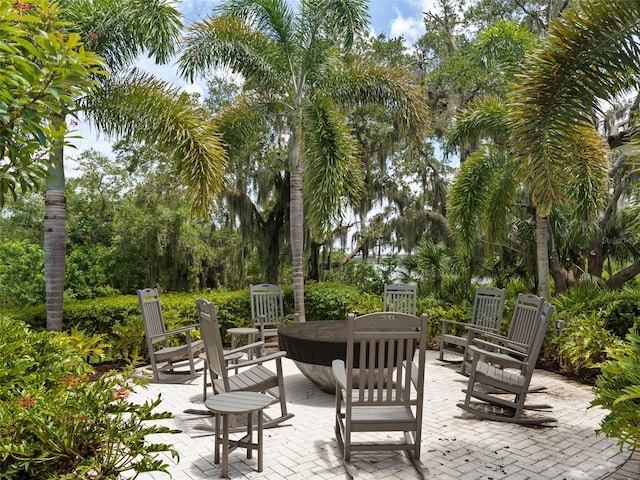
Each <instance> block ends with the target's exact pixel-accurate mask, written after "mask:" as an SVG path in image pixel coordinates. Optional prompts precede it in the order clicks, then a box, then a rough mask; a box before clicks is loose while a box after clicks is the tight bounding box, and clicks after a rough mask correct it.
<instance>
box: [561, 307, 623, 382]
mask: <svg viewBox="0 0 640 480" xmlns="http://www.w3.org/2000/svg"><path fill="white" fill-rule="evenodd" d="M554 344H555V345H557V346H558V350H557V351H558V354H559V355H560V356H562V357H564V360H565V366H564V369H565V373H567V374H569V375H570V376H575V377H577V378H579V379H580V380H582V381H586V382H589V383H592V382H593V380H594V379H595V377H596V376H597V375H598V373H599V370H598V367H599V364H600V362H602V361H604V360H606V358H607V351H609V350H611V349H613V348H616V347H617V346H619V345H620V344H621V341H620V339H619V338H617V337H616V336H615V335H613V334H612V333H611V332H609V331H608V330H607V329H606V328H605V319H604V318H602V315H601V314H599V313H598V312H594V313H591V314H581V315H578V316H576V317H573V318H571V319H570V321H569V322H567V324H566V325H565V327H564V328H563V329H562V331H561V332H560V334H559V335H558V336H557V337H556V338H555V339H554Z"/></svg>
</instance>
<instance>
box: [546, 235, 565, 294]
mask: <svg viewBox="0 0 640 480" xmlns="http://www.w3.org/2000/svg"><path fill="white" fill-rule="evenodd" d="M550 237H551V257H550V258H549V269H550V272H551V276H552V277H553V283H554V284H555V286H556V293H565V292H566V291H567V290H569V285H568V280H567V278H568V276H569V275H568V272H567V270H566V269H565V268H563V267H562V265H561V264H560V260H558V252H557V251H556V245H555V242H554V241H553V235H550Z"/></svg>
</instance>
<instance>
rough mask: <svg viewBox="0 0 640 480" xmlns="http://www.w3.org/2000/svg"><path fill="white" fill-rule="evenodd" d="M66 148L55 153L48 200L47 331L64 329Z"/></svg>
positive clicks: (45, 216)
mask: <svg viewBox="0 0 640 480" xmlns="http://www.w3.org/2000/svg"><path fill="white" fill-rule="evenodd" d="M62 158H63V148H62V147H60V148H58V149H56V151H55V152H54V153H53V164H52V165H51V167H49V177H48V178H47V180H46V184H45V185H46V193H45V199H44V277H45V284H46V296H47V330H52V331H57V332H59V331H61V330H62V300H63V295H64V271H65V261H66V254H67V252H66V247H67V224H66V197H65V195H64V186H65V179H64V165H63V163H62Z"/></svg>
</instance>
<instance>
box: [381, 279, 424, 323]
mask: <svg viewBox="0 0 640 480" xmlns="http://www.w3.org/2000/svg"><path fill="white" fill-rule="evenodd" d="M417 293H418V292H417V287H416V285H414V284H412V283H391V284H388V285H385V286H384V293H383V296H382V304H383V307H382V309H383V310H384V311H385V312H401V313H408V314H410V315H415V314H416V297H417Z"/></svg>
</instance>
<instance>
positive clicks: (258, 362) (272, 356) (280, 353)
mask: <svg viewBox="0 0 640 480" xmlns="http://www.w3.org/2000/svg"><path fill="white" fill-rule="evenodd" d="M236 350H238V349H237V348H236V349H235V350H226V351H225V354H228V353H229V352H232V351H236ZM286 354H287V352H283V351H282V350H280V351H277V352H273V353H270V354H269V355H264V356H263V357H256V358H254V359H252V360H245V361H244V362H238V363H234V364H233V368H242V367H249V366H251V365H261V364H263V363H264V362H268V361H270V360H278V361H279V360H280V359H281V358H282V357H284V356H285V355H286Z"/></svg>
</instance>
